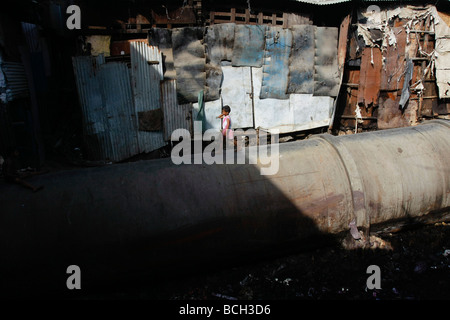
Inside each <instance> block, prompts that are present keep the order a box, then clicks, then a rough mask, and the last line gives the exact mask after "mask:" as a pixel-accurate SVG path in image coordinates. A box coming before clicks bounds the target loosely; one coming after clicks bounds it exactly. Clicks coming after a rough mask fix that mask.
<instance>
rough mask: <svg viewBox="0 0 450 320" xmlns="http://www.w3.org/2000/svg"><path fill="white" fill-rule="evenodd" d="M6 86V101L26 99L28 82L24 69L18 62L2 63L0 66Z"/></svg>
mask: <svg viewBox="0 0 450 320" xmlns="http://www.w3.org/2000/svg"><path fill="white" fill-rule="evenodd" d="M0 72H3V76H4V78H5V84H6V97H5V98H6V99H5V100H6V101H4V102H7V101H12V100H15V99H18V98H24V97H28V95H29V91H28V81H27V75H26V73H25V68H24V67H23V64H22V63H20V62H7V61H4V62H2V63H1V65H0Z"/></svg>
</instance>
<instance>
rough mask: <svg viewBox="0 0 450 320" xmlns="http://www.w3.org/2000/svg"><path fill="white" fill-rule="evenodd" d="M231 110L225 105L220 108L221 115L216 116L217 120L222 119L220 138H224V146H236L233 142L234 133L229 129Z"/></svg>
mask: <svg viewBox="0 0 450 320" xmlns="http://www.w3.org/2000/svg"><path fill="white" fill-rule="evenodd" d="M230 112H231V108H230V106H228V105H226V106H223V107H222V114H221V115H220V116H218V117H217V118H220V119H222V136H223V138H224V140H225V141H224V142H226V144H229V143H233V142H234V143H233V144H234V145H236V142H235V141H234V133H233V130H232V129H231V117H230Z"/></svg>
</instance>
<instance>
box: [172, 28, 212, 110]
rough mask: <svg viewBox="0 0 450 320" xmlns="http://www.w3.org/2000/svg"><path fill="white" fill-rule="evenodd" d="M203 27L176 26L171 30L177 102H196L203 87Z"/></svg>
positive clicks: (204, 61) (204, 58) (204, 73)
mask: <svg viewBox="0 0 450 320" xmlns="http://www.w3.org/2000/svg"><path fill="white" fill-rule="evenodd" d="M203 31H204V29H203V28H200V27H195V28H176V29H173V30H172V49H173V57H174V65H175V70H176V73H177V94H178V101H179V103H183V104H184V103H187V102H196V101H197V98H198V93H199V92H200V91H202V90H204V88H205V83H206V72H205V63H206V55H205V47H204V45H203Z"/></svg>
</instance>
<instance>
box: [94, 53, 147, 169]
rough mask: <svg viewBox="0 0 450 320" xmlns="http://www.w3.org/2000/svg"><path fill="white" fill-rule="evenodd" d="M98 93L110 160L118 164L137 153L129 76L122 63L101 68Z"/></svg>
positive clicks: (108, 64)
mask: <svg viewBox="0 0 450 320" xmlns="http://www.w3.org/2000/svg"><path fill="white" fill-rule="evenodd" d="M99 77H100V90H101V92H102V97H103V104H104V110H103V112H104V117H105V120H106V122H107V126H108V134H109V136H110V141H111V155H110V156H109V160H112V161H121V160H124V159H127V158H129V157H131V156H133V155H135V154H137V153H139V147H138V139H137V132H136V123H135V121H136V120H135V118H136V115H135V111H134V104H133V94H132V91H131V86H130V80H129V79H130V74H129V71H128V67H127V65H126V64H125V63H120V62H110V63H105V64H102V65H101V66H100V74H99Z"/></svg>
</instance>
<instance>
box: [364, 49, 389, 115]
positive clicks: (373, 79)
mask: <svg viewBox="0 0 450 320" xmlns="http://www.w3.org/2000/svg"><path fill="white" fill-rule="evenodd" d="M382 68H383V62H382V55H381V50H380V49H379V48H370V47H366V48H364V51H363V54H362V58H361V71H360V76H359V87H358V88H359V90H358V104H361V105H364V106H365V107H368V106H371V105H375V106H376V105H378V96H379V93H380V81H381V70H382Z"/></svg>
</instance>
